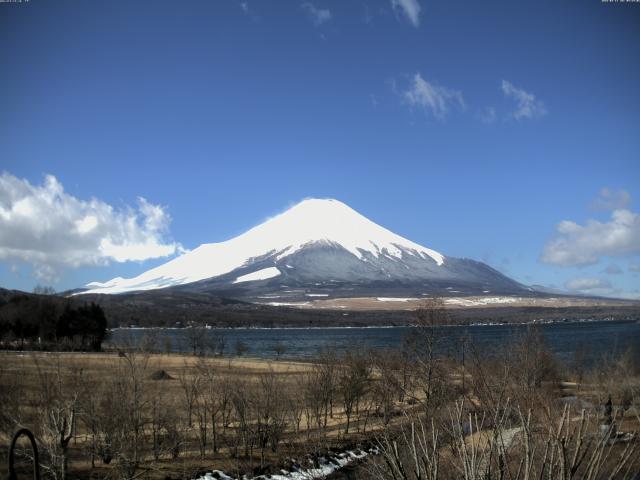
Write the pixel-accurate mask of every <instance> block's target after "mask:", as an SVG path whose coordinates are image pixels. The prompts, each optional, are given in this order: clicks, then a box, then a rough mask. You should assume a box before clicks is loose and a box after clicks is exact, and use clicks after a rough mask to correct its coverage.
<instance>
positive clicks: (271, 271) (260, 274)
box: [233, 267, 280, 283]
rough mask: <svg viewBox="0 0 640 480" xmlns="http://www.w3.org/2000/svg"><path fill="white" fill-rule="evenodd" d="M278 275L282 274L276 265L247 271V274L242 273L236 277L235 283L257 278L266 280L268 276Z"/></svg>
mask: <svg viewBox="0 0 640 480" xmlns="http://www.w3.org/2000/svg"><path fill="white" fill-rule="evenodd" d="M278 275H280V270H278V269H277V268H276V267H268V268H263V269H262V270H258V271H256V272H251V273H247V274H246V275H241V276H239V277H238V278H236V279H235V280H234V281H233V283H241V282H255V281H256V280H266V279H267V278H273V277H277V276H278Z"/></svg>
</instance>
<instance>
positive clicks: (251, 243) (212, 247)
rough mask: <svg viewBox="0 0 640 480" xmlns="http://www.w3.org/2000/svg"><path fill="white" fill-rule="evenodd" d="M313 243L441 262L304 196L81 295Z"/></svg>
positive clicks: (188, 276)
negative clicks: (246, 226) (227, 235)
mask: <svg viewBox="0 0 640 480" xmlns="http://www.w3.org/2000/svg"><path fill="white" fill-rule="evenodd" d="M317 245H324V246H334V247H339V248H342V249H344V250H346V251H348V252H349V253H351V254H352V255H353V256H354V257H356V258H357V259H358V260H361V261H362V262H367V261H368V260H369V259H372V258H373V259H379V258H387V259H391V260H394V259H397V260H402V259H403V258H410V257H411V258H415V259H421V260H425V261H428V262H432V264H433V265H434V267H441V266H443V265H444V264H445V257H444V256H443V255H442V254H440V253H438V252H436V251H434V250H431V249H429V248H426V247H423V246H421V245H418V244H417V243H414V242H412V241H410V240H407V239H406V238H403V237H401V236H399V235H396V234H395V233H393V232H391V231H389V230H387V229H386V228H383V227H381V226H380V225H377V224H376V223H374V222H372V221H371V220H369V219H367V218H366V217H364V216H363V215H361V214H359V213H358V212H356V211H355V210H353V209H352V208H350V207H349V206H347V205H345V204H344V203H342V202H340V201H338V200H333V199H308V200H304V201H302V202H300V203H298V204H297V205H295V206H293V207H291V208H290V209H288V210H287V211H285V212H284V213H281V214H280V215H277V216H275V217H273V218H270V219H268V220H267V221H265V222H264V223H262V224H260V225H258V226H256V227H254V228H252V229H251V230H249V231H247V232H245V233H244V234H242V235H239V236H238V237H235V238H232V239H231V240H227V241H225V242H220V243H207V244H203V245H201V246H199V247H198V248H196V249H194V250H192V251H190V252H188V253H185V254H183V255H181V256H179V257H177V258H175V259H173V260H171V261H169V262H167V263H165V264H163V265H161V266H159V267H156V268H153V269H151V270H149V271H147V272H145V273H143V274H141V275H139V276H137V277H135V278H130V279H123V278H115V279H113V280H110V281H108V282H105V283H99V282H92V283H90V284H88V285H87V288H88V289H89V290H85V291H84V292H82V293H124V292H129V291H137V290H152V289H158V288H165V287H170V286H176V285H184V284H187V283H192V282H197V281H200V280H205V279H209V278H214V277H218V276H221V275H225V274H228V273H230V272H233V271H234V270H236V269H239V268H242V267H247V266H250V265H251V264H252V263H254V262H256V261H257V260H258V259H264V258H266V257H273V261H274V262H279V261H281V260H283V259H285V258H287V257H289V256H291V255H294V254H296V253H297V252H299V251H301V250H305V249H307V248H309V247H312V246H317ZM276 272H279V270H277V269H271V270H269V275H268V276H266V277H264V278H272V277H273V276H277V275H278V273H276ZM257 278H259V279H261V278H262V277H260V276H258V277H257ZM240 281H247V280H246V279H243V280H240Z"/></svg>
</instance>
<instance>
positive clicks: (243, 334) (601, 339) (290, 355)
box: [107, 321, 640, 363]
mask: <svg viewBox="0 0 640 480" xmlns="http://www.w3.org/2000/svg"><path fill="white" fill-rule="evenodd" d="M537 327H538V328H539V329H540V331H541V333H542V335H543V336H544V338H545V339H546V341H547V343H548V345H549V347H550V349H551V350H552V351H553V352H554V353H555V354H556V355H557V356H558V358H559V359H561V360H563V361H571V360H572V359H573V358H574V355H575V352H576V351H578V350H579V351H580V355H581V358H583V359H584V361H585V362H588V363H593V362H595V361H597V360H599V359H600V358H602V357H603V356H605V355H619V354H621V353H623V352H624V351H626V350H627V349H628V348H629V347H634V348H633V350H634V352H633V353H634V358H635V360H636V361H638V362H640V322H635V321H584V322H563V323H547V324H540V325H538V326H537ZM527 328H528V326H527V325H474V326H443V327H437V332H438V333H437V337H438V338H439V339H441V341H440V344H439V348H440V350H441V351H442V352H443V353H452V354H459V353H460V352H461V351H462V348H461V346H462V345H463V344H464V343H465V340H466V342H467V344H471V345H473V347H474V348H475V349H476V350H477V351H479V352H491V351H495V350H496V349H497V348H499V347H500V346H503V345H506V344H508V343H509V342H511V341H513V339H514V338H517V337H518V336H520V335H522V334H523V333H524V332H525V331H526V329H527ZM189 330H190V329H135V328H130V329H115V330H113V331H112V333H111V337H110V339H109V341H108V343H107V345H121V344H130V345H138V344H140V342H141V341H143V339H145V337H147V338H149V337H151V338H153V341H154V345H155V349H158V350H161V351H167V350H169V351H172V352H187V353H188V352H190V351H191V347H190V340H189ZM200 332H201V334H202V335H205V340H208V341H210V343H214V342H215V340H216V339H220V338H223V339H224V350H225V354H232V353H233V352H234V351H235V345H236V344H237V343H238V341H240V342H242V343H243V344H244V345H245V346H246V349H247V351H246V353H245V355H247V356H253V357H260V358H275V357H276V356H277V353H276V346H277V345H280V346H282V347H283V349H284V352H283V353H281V358H287V359H293V360H295V359H300V360H304V359H311V358H313V357H315V356H316V355H317V354H318V352H319V351H321V350H322V349H323V348H335V349H336V350H337V351H339V352H344V351H347V350H355V349H378V350H384V349H389V348H394V347H398V346H400V345H401V344H402V342H403V341H404V339H405V338H407V337H411V336H412V335H415V333H416V330H415V329H414V328H413V327H362V328H361V327H353V328H339V327H336V328H270V329H243V328H235V329H229V328H216V329H206V330H200Z"/></svg>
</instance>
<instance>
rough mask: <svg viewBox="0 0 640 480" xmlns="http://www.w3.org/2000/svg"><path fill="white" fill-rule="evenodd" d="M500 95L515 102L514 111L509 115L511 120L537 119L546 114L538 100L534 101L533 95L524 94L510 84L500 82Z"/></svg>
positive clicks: (544, 108)
mask: <svg viewBox="0 0 640 480" xmlns="http://www.w3.org/2000/svg"><path fill="white" fill-rule="evenodd" d="M501 88H502V93H504V95H505V96H506V97H508V98H512V99H513V100H515V101H516V109H515V110H514V111H513V112H512V113H511V115H512V116H513V118H515V119H516V120H520V119H522V118H538V117H542V116H544V115H546V114H547V109H546V107H545V106H544V104H543V103H542V102H541V101H540V100H536V96H535V95H534V94H533V93H529V92H525V91H524V90H522V89H521V88H518V87H516V86H514V85H513V84H512V83H511V82H508V81H506V80H502V86H501Z"/></svg>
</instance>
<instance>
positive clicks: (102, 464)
mask: <svg viewBox="0 0 640 480" xmlns="http://www.w3.org/2000/svg"><path fill="white" fill-rule="evenodd" d="M438 315H440V313H439V312H438V311H435V312H428V311H427V312H423V316H422V321H423V328H422V329H419V330H418V331H417V334H416V338H414V343H413V344H412V345H406V346H405V347H404V348H403V349H402V350H396V351H384V352H383V351H376V352H353V353H351V354H347V355H346V356H344V357H338V356H337V355H335V353H333V352H331V351H327V352H322V353H321V354H319V355H318V358H317V359H316V360H315V361H314V362H309V363H302V362H290V361H281V360H272V361H268V360H260V359H252V358H244V357H207V356H192V355H176V354H158V353H149V352H145V351H136V350H120V351H116V352H106V353H45V352H38V353H29V352H24V353H17V352H3V353H1V354H0V405H2V410H1V411H0V444H1V445H2V446H3V447H2V450H0V455H2V458H1V459H0V460H2V463H1V465H2V466H3V468H4V465H5V464H6V455H7V451H6V445H7V444H8V442H9V439H10V436H11V434H12V432H14V431H15V430H16V429H17V428H18V427H27V428H29V429H31V430H32V431H33V432H34V434H35V435H36V438H37V441H38V444H39V447H40V453H41V458H40V460H41V462H40V463H41V465H42V471H43V475H44V476H45V477H46V478H54V479H60V480H62V479H65V478H122V479H133V478H149V479H155V478H196V477H197V476H198V474H199V473H201V472H204V471H206V470H213V469H216V470H223V471H225V472H227V473H228V474H229V475H232V476H241V475H243V474H247V475H249V476H250V477H251V476H256V475H262V474H264V475H268V474H273V473H278V472H279V471H280V470H281V469H282V468H285V469H287V470H291V469H292V468H294V467H293V465H292V463H291V459H292V458H294V459H297V460H298V461H300V462H307V463H303V465H308V464H309V463H308V462H309V458H312V459H313V458H317V456H318V455H323V454H326V453H327V452H328V451H329V450H331V449H333V450H334V451H340V450H345V449H350V448H351V449H352V448H356V447H361V448H364V447H369V446H372V445H375V446H377V447H378V448H379V450H380V452H379V454H377V455H374V456H372V457H371V459H370V460H368V461H366V462H365V463H363V464H361V465H360V466H359V467H358V468H357V469H355V470H352V471H350V473H349V475H350V478H372V477H374V478H381V479H387V478H388V479H392V478H393V479H406V480H415V479H418V478H420V479H425V478H426V479H433V480H438V479H440V480H443V479H453V478H464V479H465V480H472V479H479V478H485V479H494V478H496V479H498V478H505V479H506V478H511V479H518V480H520V479H527V480H528V479H530V478H531V479H532V478H548V479H552V478H567V479H568V478H586V479H592V480H595V479H597V478H611V479H622V478H634V477H633V475H635V474H636V473H638V472H639V471H640V458H639V456H640V445H639V442H638V436H637V435H636V434H635V432H637V431H639V430H640V376H639V375H638V373H639V372H638V368H637V367H638V366H637V365H633V364H632V363H630V360H629V359H630V358H633V357H631V356H625V357H622V358H620V359H614V360H609V361H607V362H601V363H599V364H598V365H597V366H596V368H592V369H580V370H579V371H577V370H575V369H573V370H571V369H567V368H566V367H564V366H562V365H560V364H559V363H558V362H557V361H556V360H555V358H554V357H553V356H552V355H551V354H550V353H549V351H548V350H547V349H546V346H545V344H544V342H543V340H542V337H541V336H540V335H539V333H537V332H536V331H535V330H532V331H531V332H529V333H528V334H527V335H526V336H525V337H523V338H521V339H519V340H517V341H516V342H514V344H513V345H510V346H505V349H504V351H503V352H476V351H474V349H473V348H472V346H470V347H469V348H468V350H467V355H466V357H465V358H464V359H458V358H442V357H437V356H436V355H435V354H434V351H435V349H434V345H435V343H436V342H437V338H436V335H437V333H436V332H437V330H436V329H433V328H431V327H432V326H433V325H434V324H435V322H436V321H437V320H438V318H437V317H438ZM609 399H611V400H609ZM28 452H29V451H28V449H24V451H22V452H21V456H20V458H21V462H20V465H19V466H20V468H21V469H22V471H23V472H24V473H27V472H28V471H29V468H30V465H29V456H28ZM309 455H311V457H309ZM314 455H315V456H316V457H314ZM4 474H6V471H5V470H3V471H0V475H4Z"/></svg>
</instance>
